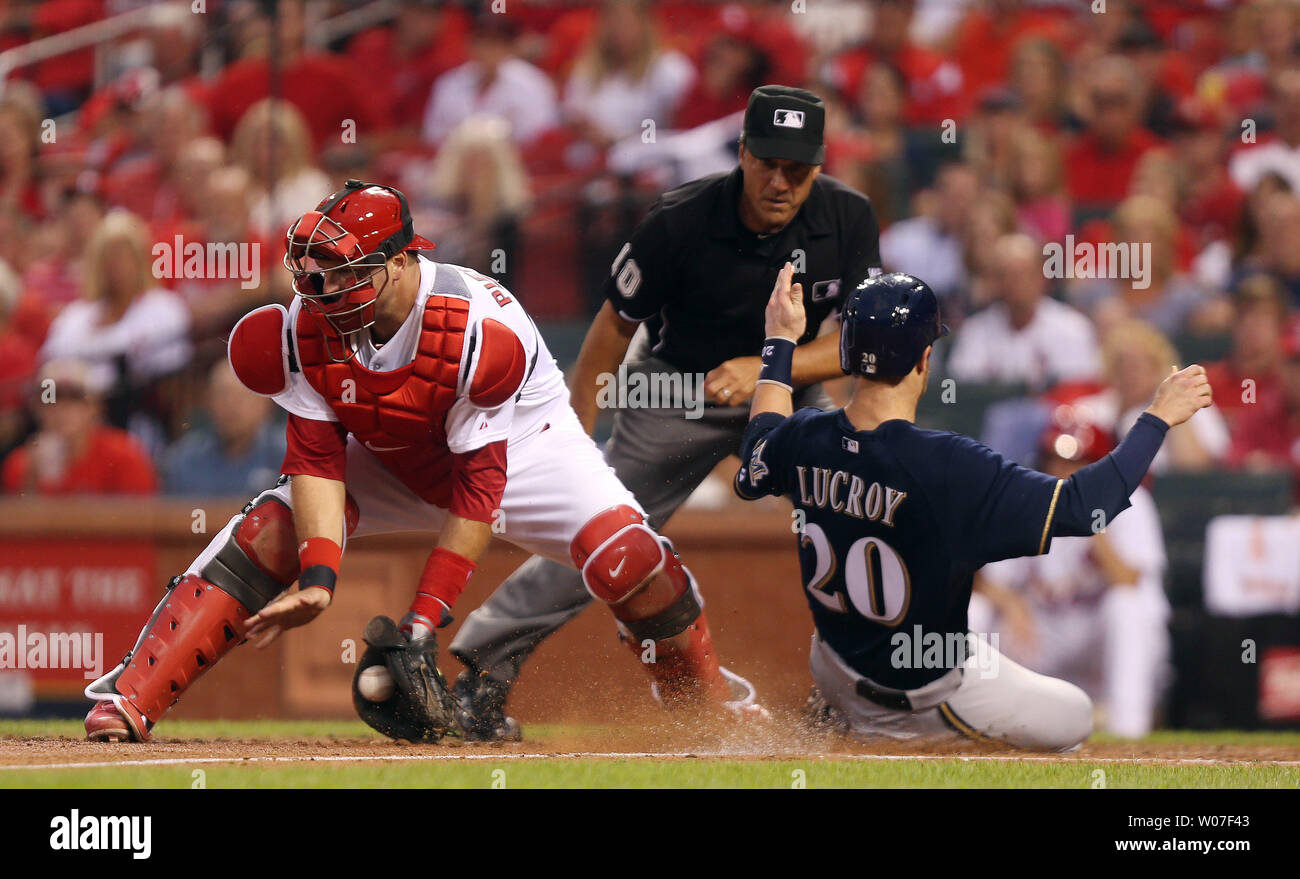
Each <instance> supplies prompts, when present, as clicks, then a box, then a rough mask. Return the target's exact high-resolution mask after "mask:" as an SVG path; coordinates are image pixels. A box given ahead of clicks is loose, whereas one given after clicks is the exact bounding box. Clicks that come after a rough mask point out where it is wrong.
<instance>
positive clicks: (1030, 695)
mask: <svg viewBox="0 0 1300 879" xmlns="http://www.w3.org/2000/svg"><path fill="white" fill-rule="evenodd" d="M976 638H977V639H978V646H977V647H976V649H975V650H972V651H971V655H970V656H968V657H966V661H965V663H964V665H963V666H962V667H961V669H960V672H959V671H958V670H957V669H953V670H952V671H951V672H949V673H948V674H947V675H945V676H944V677H943V678H940V679H939V680H938V681H935V682H933V683H931V684H929V685H927V686H925V687H923V688H921V689H920V690H913V691H910V692H909V694H908V695H909V696H910V697H911V700H912V704H914V705H926V706H932V707H926V708H923V709H921V710H917V711H899V710H895V709H892V708H885V707H883V706H881V705H877V704H876V703H875V702H871V701H869V700H867V699H865V698H864V697H862V696H860V695H859V694H858V690H857V683H858V681H859V680H860V679H861V675H859V674H858V673H857V672H855V671H853V669H851V668H849V667H848V665H847V664H845V662H844V660H843V659H841V658H840V657H839V655H838V654H836V653H835V651H834V650H832V649H831V648H830V647H829V646H828V645H827V644H826V643H825V642H823V641H822V640H821V638H819V637H818V636H817V635H813V640H812V652H811V654H810V657H809V665H810V667H811V669H812V676H813V680H814V681H816V682H817V686H818V688H820V690H821V692H822V696H823V697H825V699H826V700H827V701H828V702H829V703H830V704H831V705H832V706H834V707H835V708H837V709H839V710H840V711H841V712H842V713H843V714H844V715H845V717H846V718H847V719H848V721H849V726H850V731H851V733H852V734H853V735H855V736H859V737H871V736H886V737H889V738H894V739H911V740H921V739H924V740H927V741H936V740H945V739H947V740H953V739H960V738H969V739H977V740H978V739H995V740H997V741H1000V742H1003V743H1006V744H1010V745H1015V746H1016V747H1020V748H1031V749H1034V750H1042V751H1065V750H1069V749H1070V748H1073V747H1075V746H1077V745H1079V744H1081V743H1082V742H1083V741H1084V740H1085V739H1087V738H1088V736H1089V735H1090V734H1091V733H1092V701H1091V700H1090V699H1089V698H1088V696H1087V694H1085V693H1084V692H1083V690H1081V689H1079V688H1078V687H1076V686H1075V685H1074V684H1071V683H1067V682H1066V681H1062V680H1058V679H1056V678H1049V677H1047V676H1046V675H1040V674H1037V673H1035V672H1032V671H1030V670H1029V669H1027V668H1024V667H1023V666H1020V665H1017V664H1016V663H1014V662H1012V661H1011V660H1009V659H1007V658H1006V657H1005V656H1002V655H1001V654H1000V653H998V651H997V649H996V648H994V647H993V646H992V645H991V644H989V643H988V641H986V640H985V639H984V638H983V637H982V636H976Z"/></svg>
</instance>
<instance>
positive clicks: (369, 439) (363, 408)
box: [294, 295, 469, 507]
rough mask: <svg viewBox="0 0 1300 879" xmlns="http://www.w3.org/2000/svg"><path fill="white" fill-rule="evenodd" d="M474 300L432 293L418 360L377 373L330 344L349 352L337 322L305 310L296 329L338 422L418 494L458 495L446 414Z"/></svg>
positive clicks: (304, 363)
mask: <svg viewBox="0 0 1300 879" xmlns="http://www.w3.org/2000/svg"><path fill="white" fill-rule="evenodd" d="M468 322H469V302H467V301H466V300H464V299H460V298H455V297H448V296H437V295H434V296H430V297H429V299H428V302H427V304H426V305H425V309H424V316H423V323H422V326H421V329H420V340H419V342H418V343H417V344H416V354H415V359H414V360H413V361H412V362H411V363H408V364H407V365H406V366H404V367H402V368H401V369H396V370H394V371H392V372H374V371H372V370H369V369H367V368H366V367H364V366H362V365H361V363H359V362H358V360H357V358H355V357H353V358H352V359H351V360H349V361H347V362H346V363H335V362H334V361H333V360H332V359H330V357H329V354H328V352H327V350H326V344H327V340H326V335H325V334H327V333H328V334H329V335H330V337H331V338H329V339H328V345H329V346H330V347H329V350H330V351H335V352H338V351H341V350H345V346H344V344H343V341H342V338H341V337H340V336H338V335H337V334H336V333H334V331H333V329H332V328H329V327H322V326H321V325H320V324H318V323H317V322H316V321H315V320H313V319H312V317H311V316H310V315H308V314H306V313H305V312H299V314H298V320H297V325H296V326H295V327H294V331H295V333H294V334H295V335H296V336H297V340H298V366H299V368H300V369H301V370H302V374H303V376H304V377H305V378H306V379H307V381H308V382H309V383H310V384H311V386H312V387H313V388H314V389H315V390H316V391H317V392H318V393H319V394H320V395H321V396H322V397H324V398H325V400H326V402H328V403H329V405H330V408H331V409H333V410H334V414H335V415H337V416H338V419H339V422H340V423H342V425H343V426H344V427H346V428H347V429H348V432H349V433H351V434H352V435H353V436H355V437H356V438H357V440H358V441H360V442H361V443H363V444H364V445H365V446H366V448H368V449H369V450H370V451H371V452H372V453H373V454H374V455H375V457H376V458H378V459H379V460H380V462H381V463H383V465H384V466H385V467H387V468H388V469H389V470H390V471H392V473H393V474H394V475H395V476H397V477H398V478H399V479H400V480H401V481H402V483H403V484H404V485H406V487H407V488H409V489H411V491H412V492H414V493H415V494H416V495H417V496H418V497H420V498H421V499H422V500H424V501H427V502H428V503H431V504H434V505H436V506H441V507H446V506H447V505H448V504H449V503H450V501H451V480H450V479H449V478H448V477H449V476H450V474H451V465H452V461H451V452H450V451H449V450H448V449H447V433H446V427H445V420H446V418H447V413H448V411H449V410H450V409H451V407H452V404H453V403H455V402H456V385H457V381H458V379H459V376H460V366H461V363H460V360H461V349H462V348H463V346H464V338H465V328H466V326H467V325H468Z"/></svg>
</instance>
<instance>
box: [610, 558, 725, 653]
mask: <svg viewBox="0 0 1300 879" xmlns="http://www.w3.org/2000/svg"><path fill="white" fill-rule="evenodd" d="M659 541H660V543H661V545H662V546H663V552H664V565H663V575H664V577H665V578H667V580H668V582H669V583H670V584H672V587H673V599H672V603H671V604H669V605H668V606H667V607H665V608H663V609H662V610H659V611H656V612H655V613H653V614H652V615H650V616H648V617H645V618H643V619H627V618H626V617H624V616H619V618H618V620H619V622H620V623H622V624H623V627H624V628H625V629H627V631H628V634H630V635H631V636H632V637H633V638H635V639H636V641H637V642H638V643H641V642H644V641H646V640H647V639H648V640H651V641H662V640H663V639H665V638H671V637H673V636H674V635H679V634H681V633H682V632H684V631H686V630H687V629H688V628H689V627H690V626H691V624H692V623H694V622H695V621H696V620H697V619H699V618H700V614H701V613H702V612H703V607H704V601H703V599H702V598H701V597H700V591H699V586H697V585H696V582H695V577H694V576H693V575H692V574H691V572H690V570H689V569H688V568H687V567H686V566H685V565H683V564H682V560H681V558H680V557H679V556H678V555H677V551H676V550H675V549H673V545H672V542H671V541H669V540H668V538H667V537H660V538H659Z"/></svg>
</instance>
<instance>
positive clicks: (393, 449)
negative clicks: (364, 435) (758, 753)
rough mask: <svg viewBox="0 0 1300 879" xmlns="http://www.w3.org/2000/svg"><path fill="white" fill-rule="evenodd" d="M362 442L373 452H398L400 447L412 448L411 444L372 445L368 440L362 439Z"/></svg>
mask: <svg viewBox="0 0 1300 879" xmlns="http://www.w3.org/2000/svg"><path fill="white" fill-rule="evenodd" d="M361 444H362V445H363V446H365V447H366V448H367V449H369V450H370V451H372V452H396V451H398V450H400V449H409V448H410V446H372V445H371V444H370V442H369V441H368V440H362V441H361Z"/></svg>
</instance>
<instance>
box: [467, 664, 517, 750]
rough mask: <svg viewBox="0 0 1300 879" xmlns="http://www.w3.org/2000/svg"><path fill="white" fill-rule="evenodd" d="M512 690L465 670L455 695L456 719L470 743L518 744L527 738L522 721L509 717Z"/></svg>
mask: <svg viewBox="0 0 1300 879" xmlns="http://www.w3.org/2000/svg"><path fill="white" fill-rule="evenodd" d="M509 692H510V688H509V687H507V686H506V685H505V684H502V683H500V682H498V681H494V680H492V679H491V678H487V677H480V676H479V675H476V674H474V673H473V672H471V671H463V672H461V673H460V677H458V678H456V683H455V685H454V686H453V687H452V688H451V694H452V696H453V697H455V699H456V705H457V706H458V707H457V711H456V716H457V719H458V720H459V721H460V725H461V726H462V727H463V728H464V730H465V741H467V742H517V741H519V740H520V739H522V738H523V731H522V730H521V729H520V727H519V722H518V721H516V720H515V719H514V718H513V717H510V716H509V715H508V714H506V711H505V708H506V696H507V695H508V694H509Z"/></svg>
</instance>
